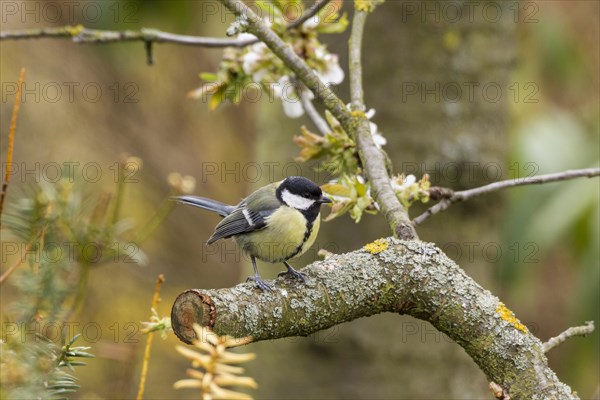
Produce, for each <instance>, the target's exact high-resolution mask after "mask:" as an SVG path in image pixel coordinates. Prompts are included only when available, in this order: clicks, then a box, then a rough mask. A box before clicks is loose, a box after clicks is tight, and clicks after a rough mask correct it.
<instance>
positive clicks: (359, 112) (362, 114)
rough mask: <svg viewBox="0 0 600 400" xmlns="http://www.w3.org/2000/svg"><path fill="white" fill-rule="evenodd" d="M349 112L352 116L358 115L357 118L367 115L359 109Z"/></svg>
mask: <svg viewBox="0 0 600 400" xmlns="http://www.w3.org/2000/svg"><path fill="white" fill-rule="evenodd" d="M351 114H352V115H353V116H354V117H359V118H367V115H366V114H365V113H364V112H362V111H359V110H356V111H352V112H351Z"/></svg>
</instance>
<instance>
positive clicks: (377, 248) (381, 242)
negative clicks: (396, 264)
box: [363, 239, 388, 254]
mask: <svg viewBox="0 0 600 400" xmlns="http://www.w3.org/2000/svg"><path fill="white" fill-rule="evenodd" d="M363 248H364V249H365V250H366V251H368V252H369V253H371V254H379V253H381V252H382V251H384V250H387V248H388V242H387V240H385V239H377V240H376V241H374V242H373V243H369V244H365V247H363Z"/></svg>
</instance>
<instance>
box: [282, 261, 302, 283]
mask: <svg viewBox="0 0 600 400" xmlns="http://www.w3.org/2000/svg"><path fill="white" fill-rule="evenodd" d="M283 263H284V264H285V266H286V267H287V271H286V272H281V273H280V274H279V275H278V276H282V275H289V276H290V277H292V278H296V279H299V280H301V281H302V282H304V283H306V274H303V273H302V272H299V271H296V270H295V269H294V268H292V266H291V265H290V264H289V263H288V262H287V261H284V262H283Z"/></svg>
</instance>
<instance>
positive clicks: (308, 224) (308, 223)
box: [286, 204, 321, 260]
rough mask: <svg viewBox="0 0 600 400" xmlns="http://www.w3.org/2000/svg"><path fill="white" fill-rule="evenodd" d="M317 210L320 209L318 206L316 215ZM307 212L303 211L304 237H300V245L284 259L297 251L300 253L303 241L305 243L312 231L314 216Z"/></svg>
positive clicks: (294, 254) (291, 256)
mask: <svg viewBox="0 0 600 400" xmlns="http://www.w3.org/2000/svg"><path fill="white" fill-rule="evenodd" d="M320 206H321V205H320V204H319V207H320ZM309 210H310V209H309ZM319 211H320V210H319V208H317V215H319ZM309 212H310V211H308V212H303V214H304V216H305V217H306V231H304V237H303V238H302V243H300V245H299V246H298V247H296V250H294V252H293V253H292V255H290V256H289V257H288V258H286V260H289V259H290V258H294V257H295V256H296V255H297V254H298V253H300V251H302V246H304V243H306V241H307V240H308V238H309V237H310V234H311V233H312V228H313V223H314V222H315V219H316V216H313V215H314V213H311V214H312V215H311V214H309ZM307 214H308V215H307ZM310 217H312V218H310Z"/></svg>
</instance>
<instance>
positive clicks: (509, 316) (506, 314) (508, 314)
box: [496, 302, 527, 333]
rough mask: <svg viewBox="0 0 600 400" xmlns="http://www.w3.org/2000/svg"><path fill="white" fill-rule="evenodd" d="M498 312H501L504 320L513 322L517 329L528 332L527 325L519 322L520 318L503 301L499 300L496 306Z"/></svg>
mask: <svg viewBox="0 0 600 400" xmlns="http://www.w3.org/2000/svg"><path fill="white" fill-rule="evenodd" d="M496 312H497V313H498V314H500V318H502V319H503V320H505V321H506V322H508V323H509V324H511V325H512V326H514V327H515V328H516V329H518V330H520V331H522V332H525V333H527V327H526V326H525V325H523V324H522V323H520V322H519V320H518V319H517V317H515V314H514V313H513V312H512V311H510V310H509V309H508V308H507V307H506V306H505V305H504V303H503V302H499V303H498V306H497V307H496Z"/></svg>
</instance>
